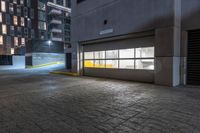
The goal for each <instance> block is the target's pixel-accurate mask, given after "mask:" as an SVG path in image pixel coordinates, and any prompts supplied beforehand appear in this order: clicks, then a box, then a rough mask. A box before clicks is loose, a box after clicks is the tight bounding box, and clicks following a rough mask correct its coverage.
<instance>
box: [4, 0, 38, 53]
mask: <svg viewBox="0 0 200 133" xmlns="http://www.w3.org/2000/svg"><path fill="white" fill-rule="evenodd" d="M33 5H34V3H33V2H32V0H21V1H19V0H17V1H12V0H1V1H0V54H1V55H11V54H18V55H24V54H25V46H26V44H27V43H28V40H30V39H32V38H34V36H35V29H34V19H35V15H34V8H33Z"/></svg>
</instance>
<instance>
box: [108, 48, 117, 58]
mask: <svg viewBox="0 0 200 133" xmlns="http://www.w3.org/2000/svg"><path fill="white" fill-rule="evenodd" d="M114 58H118V50H109V51H106V59H114Z"/></svg>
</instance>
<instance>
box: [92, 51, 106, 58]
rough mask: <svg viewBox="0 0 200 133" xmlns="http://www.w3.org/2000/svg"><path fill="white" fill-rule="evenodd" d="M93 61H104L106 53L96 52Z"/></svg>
mask: <svg viewBox="0 0 200 133" xmlns="http://www.w3.org/2000/svg"><path fill="white" fill-rule="evenodd" d="M94 56H95V59H105V58H106V53H105V51H98V52H94Z"/></svg>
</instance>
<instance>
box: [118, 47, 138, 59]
mask: <svg viewBox="0 0 200 133" xmlns="http://www.w3.org/2000/svg"><path fill="white" fill-rule="evenodd" d="M119 58H135V49H134V48H133V49H120V50H119Z"/></svg>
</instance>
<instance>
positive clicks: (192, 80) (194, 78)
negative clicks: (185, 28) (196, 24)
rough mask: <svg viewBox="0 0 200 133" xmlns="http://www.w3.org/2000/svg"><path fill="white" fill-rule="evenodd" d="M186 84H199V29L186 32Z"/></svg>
mask: <svg viewBox="0 0 200 133" xmlns="http://www.w3.org/2000/svg"><path fill="white" fill-rule="evenodd" d="M187 84H189V85H200V30H193V31H189V32H188V58H187Z"/></svg>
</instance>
